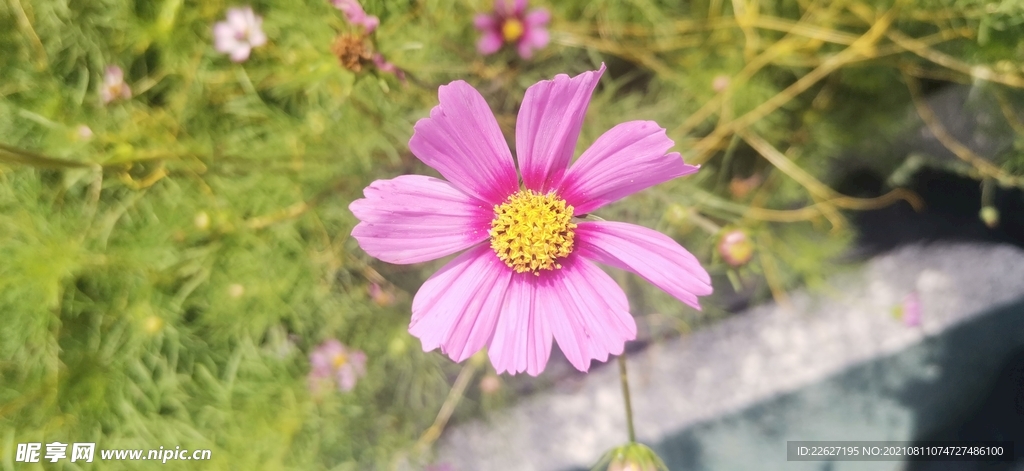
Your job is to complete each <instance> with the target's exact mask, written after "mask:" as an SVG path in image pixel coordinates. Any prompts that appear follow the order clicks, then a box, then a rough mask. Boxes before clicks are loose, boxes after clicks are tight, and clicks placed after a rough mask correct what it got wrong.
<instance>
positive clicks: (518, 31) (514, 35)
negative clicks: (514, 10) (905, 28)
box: [501, 18, 526, 43]
mask: <svg viewBox="0 0 1024 471" xmlns="http://www.w3.org/2000/svg"><path fill="white" fill-rule="evenodd" d="M524 32H526V28H524V27H523V22H521V21H519V20H517V19H515V18H509V19H507V20H505V23H503V24H502V25H501V35H502V36H504V37H505V42H509V43H510V42H514V41H517V40H519V38H520V37H522V36H523V33H524Z"/></svg>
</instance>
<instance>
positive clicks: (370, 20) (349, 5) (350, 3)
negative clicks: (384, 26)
mask: <svg viewBox="0 0 1024 471" xmlns="http://www.w3.org/2000/svg"><path fill="white" fill-rule="evenodd" d="M331 3H333V4H334V7H335V8H337V9H339V10H341V12H342V13H344V14H345V19H346V20H348V22H349V23H352V24H354V25H359V26H362V27H363V28H365V29H366V34H370V33H372V32H373V30H375V29H377V26H378V25H380V19H379V18H377V17H376V16H372V15H367V14H366V11H365V10H363V6H362V5H360V4H359V0H331Z"/></svg>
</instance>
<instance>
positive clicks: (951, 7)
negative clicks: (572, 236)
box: [0, 0, 1024, 470]
mask: <svg viewBox="0 0 1024 471" xmlns="http://www.w3.org/2000/svg"><path fill="white" fill-rule="evenodd" d="M233 6H240V5H239V4H236V3H228V2H222V1H203V2H199V1H193V0H135V1H124V0H2V1H0V468H2V469H41V468H42V467H43V465H41V464H33V465H29V464H24V463H14V453H15V449H16V445H17V444H18V443H26V442H40V443H49V442H53V441H60V442H64V443H70V442H95V443H96V444H97V447H98V448H100V449H114V448H125V449H126V448H138V449H150V448H157V447H159V446H163V447H170V448H173V447H175V446H181V447H182V448H188V449H211V450H212V460H211V461H209V462H204V463H202V467H203V468H204V469H303V470H308V469H337V470H348V469H393V468H403V467H412V468H420V467H422V466H425V465H426V464H429V463H430V462H431V451H430V445H431V443H432V441H433V439H434V438H436V434H437V432H439V431H440V430H441V428H442V427H443V424H444V422H445V420H447V419H448V417H447V414H448V413H447V412H441V413H440V416H439V411H441V409H442V405H443V404H445V403H446V402H447V404H448V405H449V406H455V407H454V409H453V413H452V416H453V417H452V420H459V419H462V418H466V417H471V416H474V415H478V414H481V413H483V412H485V411H486V410H489V409H492V408H495V407H502V406H504V405H507V404H509V403H510V402H512V401H514V400H515V397H516V396H517V394H520V393H523V392H529V391H534V390H538V389H542V388H543V387H544V385H545V384H549V383H550V382H551V381H553V379H552V376H553V375H557V371H556V373H551V371H550V370H551V367H549V373H547V374H545V375H542V376H541V377H540V378H536V379H534V378H528V377H527V378H523V377H516V378H508V377H503V378H501V379H495V378H494V377H493V376H492V373H488V371H487V369H489V368H490V366H489V365H487V364H486V362H476V363H474V362H472V361H471V362H468V363H466V365H456V364H453V363H451V361H450V360H448V359H447V358H446V357H444V356H442V355H440V354H439V353H437V352H430V353H423V352H422V351H421V349H420V346H419V342H418V341H417V340H416V339H415V338H413V337H411V336H410V335H409V334H408V333H407V332H406V329H407V327H408V322H409V315H410V302H411V299H412V295H413V294H414V293H415V291H416V289H417V288H418V285H419V284H420V283H421V282H422V281H423V280H424V279H426V277H427V276H429V275H430V274H431V273H432V272H433V271H434V270H436V268H437V267H439V266H440V265H441V263H442V262H441V261H438V262H434V263H427V264H421V265H415V266H393V265H387V264H384V263H380V262H377V261H374V260H372V259H371V258H370V257H368V256H367V255H366V254H365V253H364V252H362V251H361V250H360V249H359V248H358V246H357V245H356V243H355V241H354V240H352V239H351V238H350V237H349V233H350V231H351V229H352V227H353V226H354V225H355V223H356V220H355V219H354V217H353V216H352V214H351V213H350V212H349V211H348V209H347V206H348V204H349V203H350V202H351V201H352V200H353V199H356V198H358V197H360V195H361V191H362V188H363V187H365V186H366V185H367V184H369V183H370V182H371V181H373V180H374V179H378V178H392V177H394V176H396V175H399V174H405V173H428V174H434V173H433V171H432V170H430V169H428V168H426V167H425V166H423V165H422V164H420V163H419V162H418V160H416V158H415V157H414V156H413V155H412V154H411V153H410V152H409V150H408V148H407V143H408V140H409V137H410V136H411V134H412V129H413V124H414V123H415V122H416V120H417V119H419V118H422V117H424V116H426V115H427V114H428V112H429V110H430V108H431V107H432V106H434V105H435V104H436V103H437V87H438V86H439V85H441V84H445V83H448V82H449V81H452V80H456V79H462V80H467V81H469V82H470V83H471V84H473V85H474V86H476V87H477V88H478V89H479V90H480V91H481V92H482V93H483V94H484V96H485V97H486V98H487V100H488V102H489V103H490V105H491V106H492V108H493V109H494V111H495V113H496V115H497V116H498V120H499V123H500V124H501V126H502V130H503V131H504V132H505V134H506V137H507V138H508V139H509V141H510V144H513V142H512V141H513V140H514V139H513V136H514V125H515V114H516V112H517V110H518V105H519V103H520V101H521V99H522V96H523V93H524V91H525V89H526V88H527V87H528V86H530V85H531V84H533V83H535V82H536V81H538V80H542V79H547V78H551V77H552V76H554V75H555V74H559V73H568V74H572V75H575V74H577V73H580V72H583V71H586V70H593V69H596V68H597V67H598V66H599V65H600V64H601V63H602V62H604V63H606V64H607V66H608V72H607V73H606V74H605V76H604V78H603V79H602V81H601V84H600V86H599V87H598V89H597V91H596V93H595V96H594V98H593V101H592V102H591V105H590V110H589V112H588V116H587V119H586V121H585V124H584V129H583V133H582V137H581V142H580V145H579V146H578V147H577V152H578V153H579V152H582V150H583V149H585V148H586V146H587V145H588V144H589V143H590V142H592V141H593V140H594V139H596V138H597V137H598V136H599V135H600V134H601V133H602V132H604V131H605V130H607V129H609V128H611V127H612V126H614V125H615V124H618V123H620V122H623V121H626V120H632V119H649V120H655V121H657V122H658V123H659V124H660V125H662V126H663V127H665V128H666V129H668V133H669V137H671V138H672V139H674V140H675V142H676V144H677V145H676V148H675V149H674V150H676V151H679V152H681V153H682V154H683V155H684V158H685V159H686V161H687V162H690V163H700V164H702V165H703V166H704V168H703V170H702V171H701V172H699V173H698V174H697V175H695V176H692V177H687V178H683V179H678V180H676V181H673V182H670V183H667V184H664V185H661V186H659V187H657V188H655V189H652V190H650V191H647V192H644V193H642V194H640V195H637V196H634V197H631V198H628V199H626V200H625V201H623V202H620V203H618V204H616V205H614V206H612V207H610V208H608V209H606V210H604V211H603V212H602V214H601V216H602V217H604V218H606V219H614V220H623V221H630V222H635V223H639V224H643V225H646V226H648V227H654V228H656V229H658V230H661V231H663V232H665V233H667V234H669V235H671V236H673V237H675V238H676V239H677V240H679V241H680V242H681V243H682V244H683V245H684V246H686V247H687V248H689V249H690V250H691V251H692V252H694V253H695V254H696V255H697V256H698V258H700V259H701V260H702V261H703V262H704V263H705V265H706V266H707V267H708V269H709V271H710V272H711V273H712V274H713V276H714V278H715V282H714V284H715V287H716V291H717V293H716V295H715V296H713V297H712V298H710V299H709V300H707V301H705V302H704V305H705V306H706V307H705V310H704V312H703V313H697V312H695V311H692V310H689V309H688V308H685V307H684V306H683V305H681V304H680V303H678V302H677V301H675V300H674V299H672V298H670V297H669V296H667V295H665V294H663V293H661V292H659V291H657V290H656V289H654V288H651V287H647V286H646V285H645V284H644V283H642V282H639V281H638V280H637V279H635V278H633V277H629V276H625V275H624V274H622V273H614V274H613V275H614V276H615V277H616V279H617V280H619V282H620V284H621V285H622V286H624V287H625V288H626V289H627V292H628V293H630V294H631V301H632V302H633V312H634V315H636V316H638V317H639V318H640V319H641V320H640V324H641V336H642V337H644V339H643V340H650V339H651V338H656V337H658V336H660V335H673V334H674V333H676V332H686V331H688V330H690V329H692V328H697V327H699V326H700V325H701V324H703V323H706V322H709V320H710V319H713V318H715V317H716V316H722V315H726V314H727V312H726V309H725V308H724V306H725V304H726V301H725V298H727V297H728V296H730V295H732V293H733V292H734V291H735V292H738V293H740V294H741V295H742V296H746V297H747V298H750V299H752V300H754V301H756V300H763V299H767V298H769V297H771V296H773V295H774V296H775V297H776V298H777V299H778V300H779V301H780V302H785V291H786V289H787V288H789V287H792V286H795V285H797V284H810V285H811V286H815V284H816V283H819V282H820V281H821V280H822V279H823V277H824V276H825V275H827V274H828V272H829V271H830V270H835V269H836V268H834V267H835V265H834V264H831V263H829V261H831V260H834V258H835V257H837V256H838V255H839V254H841V253H842V252H843V250H844V249H845V248H846V247H847V246H848V243H849V242H850V240H851V238H852V235H853V234H852V232H851V224H850V222H849V214H850V211H856V210H864V209H872V208H879V207H883V206H886V205H889V204H908V203H910V204H912V205H918V204H919V201H918V200H917V198H916V196H915V195H914V194H913V193H911V192H908V191H905V190H900V189H898V188H895V189H893V190H892V192H889V193H885V194H883V195H882V196H880V197H877V198H869V199H862V198H853V197H847V196H844V195H842V194H839V193H838V192H836V191H835V190H834V189H832V188H831V187H830V185H832V184H833V183H834V181H835V178H836V168H838V167H841V166H842V163H841V162H839V163H837V161H838V159H839V156H840V154H841V153H843V152H844V151H849V150H850V149H854V150H857V151H858V155H861V156H866V157H863V158H862V160H863V161H862V162H859V164H860V165H865V166H869V167H871V168H873V169H876V170H877V171H879V172H881V173H883V174H885V175H889V174H892V173H894V172H898V171H899V170H900V169H901V168H902V166H903V165H904V162H903V160H902V157H905V156H897V157H898V158H894V157H893V156H891V155H886V153H885V152H882V151H881V148H882V147H883V146H884V145H887V144H888V143H891V142H892V141H893V140H895V139H898V138H899V136H900V132H901V131H904V130H905V129H906V127H907V125H908V123H911V122H918V120H919V119H921V118H922V117H923V118H924V120H925V122H926V123H929V124H931V125H940V124H937V123H936V122H935V120H934V119H932V120H931V122H929V118H928V114H929V109H928V108H927V105H922V103H923V102H921V101H920V100H921V99H923V98H922V97H923V95H924V94H926V93H927V92H928V90H929V89H930V87H933V86H934V85H935V84H936V83H940V82H959V83H966V84H971V85H972V86H974V87H975V89H977V90H979V92H978V93H984V94H986V96H991V97H994V99H995V100H997V102H998V103H999V105H1000V109H1001V110H1003V111H1004V113H1003V114H1002V117H1004V118H1005V120H1004V121H1002V122H1001V123H998V125H999V126H1003V127H1005V128H1007V129H1010V131H1011V132H1013V133H1016V134H1015V135H1017V136H1018V137H1019V135H1020V133H1018V131H1020V130H1022V129H1024V126H1022V125H1021V123H1020V122H1019V121H1018V120H1017V116H1016V114H1015V113H1014V111H1013V109H1014V106H1015V104H1016V103H1018V102H1019V101H1020V100H1019V98H1020V97H1021V96H1022V95H1021V94H1020V93H1019V92H1018V89H1019V88H1021V86H1022V85H1024V73H1022V68H1021V63H1022V61H1021V59H1022V58H1024V34H1022V32H1021V31H1022V30H1021V29H1020V26H1021V24H1024V2H1022V1H1020V0H1005V1H1001V2H985V1H981V0H944V1H923V0H922V1H918V2H912V1H904V2H891V1H874V2H866V1H850V0H838V1H812V0H794V1H778V2H772V1H758V0H733V1H727V0H710V1H702V0H698V1H693V2H678V1H668V0H625V1H622V0H571V1H570V0H566V1H560V2H533V4H532V5H531V7H544V8H547V9H548V10H549V11H550V12H551V14H552V21H551V24H550V25H549V30H550V31H551V43H550V44H549V45H548V46H547V47H546V48H544V49H542V50H540V51H538V52H537V53H535V54H534V57H533V58H532V59H531V60H529V61H525V60H522V59H520V58H519V57H518V56H517V55H516V54H515V52H514V51H513V50H511V49H508V48H506V49H503V50H502V51H500V52H499V53H497V54H495V55H492V56H486V57H484V56H481V55H479V54H478V53H477V51H476V49H475V43H476V41H477V39H478V37H479V35H478V32H477V31H476V30H474V28H473V26H472V19H473V16H474V15H475V14H477V13H481V12H487V11H489V10H490V9H491V8H492V5H491V4H490V3H489V2H484V1H444V0H422V1H387V2H385V1H383V0H365V1H364V2H363V6H364V8H365V9H366V11H367V12H368V13H369V14H371V15H376V16H378V17H379V18H380V27H379V28H378V29H377V30H376V31H374V32H373V33H372V34H371V35H369V36H367V37H366V38H365V41H366V43H365V44H366V45H367V47H370V48H372V49H373V50H375V51H378V52H380V53H382V54H383V55H384V56H385V57H386V58H387V59H388V60H389V61H391V62H392V63H394V64H395V65H397V66H398V67H399V68H401V69H402V70H403V71H405V73H406V74H407V77H408V80H407V81H405V82H403V81H400V80H398V79H397V78H396V77H395V76H394V75H392V74H388V73H384V72H381V71H379V70H376V69H375V68H374V67H372V66H369V65H368V66H366V67H362V68H361V70H359V71H352V70H348V69H346V68H345V67H343V66H342V63H341V62H340V61H339V58H338V57H336V56H335V55H334V52H332V44H334V42H335V39H336V38H337V37H338V36H339V35H340V34H345V33H356V34H358V33H359V32H360V31H361V30H360V29H359V28H357V27H354V26H352V25H349V24H347V23H346V21H345V18H344V16H343V15H342V14H341V12H340V11H338V10H337V9H336V8H334V7H333V6H332V5H331V3H330V2H328V1H327V0H305V1H294V0H265V1H254V2H252V3H251V6H252V8H253V9H254V10H255V12H256V13H257V14H258V15H260V16H262V18H263V30H264V31H265V32H266V35H267V37H268V42H267V44H266V45H264V46H262V47H258V48H256V49H254V50H253V53H252V55H251V57H250V58H249V59H248V60H247V61H245V62H243V63H234V62H231V61H230V60H229V59H228V57H227V56H226V55H224V54H221V53H218V52H216V51H215V50H214V49H213V39H212V26H213V24H214V23H215V22H217V21H222V20H223V19H224V15H225V12H226V10H227V8H229V7H233ZM110 65H116V66H119V67H121V68H122V69H123V70H124V73H125V81H126V83H127V84H128V85H129V86H130V87H131V89H132V91H133V96H132V97H131V98H130V99H126V100H119V101H115V102H112V103H110V104H106V105H104V104H103V103H101V101H100V98H99V91H100V88H101V87H102V84H103V74H104V70H105V69H106V68H107V67H108V66H110ZM915 98H916V99H918V106H917V107H916V108H915V106H914V101H915ZM922 106H923V108H922ZM908 109H910V110H914V109H917V110H918V113H916V114H911V115H908V114H907V112H906V111H907V110H908ZM919 116H920V117H919ZM83 126H84V127H87V128H88V131H86V130H85V128H83ZM934 131H935V129H933V132H934ZM936 134H937V135H938V134H939V133H938V132H936ZM950 139H952V138H950ZM1018 141H1019V139H1017V140H1015V141H1014V142H1013V145H1011V146H1009V147H1008V148H1006V149H1003V151H1001V152H1000V153H999V154H998V155H997V156H995V157H994V158H991V159H985V158H982V157H979V156H977V155H973V153H972V152H971V151H970V150H969V149H968V150H967V151H966V152H963V151H962V150H961V152H958V153H957V157H958V159H957V160H956V161H954V162H947V163H944V164H943V165H944V166H945V167H949V168H952V169H953V170H955V171H957V172H959V173H961V174H963V175H968V176H970V177H972V178H976V179H978V180H979V181H982V180H987V181H989V182H993V184H996V185H1001V186H1004V187H1014V186H1016V187H1020V186H1021V180H1020V178H1018V177H1014V176H1013V175H1014V174H1020V173H1022V170H1024V157H1022V156H1021V153H1020V152H1019V151H1018V148H1020V142H1018ZM944 144H946V142H944ZM954 144H955V143H954ZM949 145H950V146H952V147H955V146H954V145H952V144H949ZM961 154H963V155H961ZM886 191H888V189H887V190H886ZM732 229H739V230H742V231H744V232H745V233H746V234H747V235H748V236H749V238H750V240H751V241H753V243H754V246H755V251H754V255H753V258H752V259H751V260H750V261H749V262H747V263H745V264H742V265H739V266H733V265H732V264H729V263H726V261H725V260H724V259H723V257H722V255H721V254H720V253H719V251H718V250H717V249H716V245H717V244H718V242H719V239H720V237H722V235H723V234H724V233H725V232H727V231H729V230H732ZM374 286H376V287H379V289H380V290H382V291H381V292H377V293H376V294H374V291H373V289H374ZM332 338H336V339H339V340H341V341H342V342H343V343H345V344H346V345H349V346H351V347H352V348H356V349H359V350H362V351H364V352H365V353H366V355H367V357H368V361H367V374H366V375H365V377H363V378H361V379H360V381H359V383H358V384H357V386H356V388H355V389H354V390H353V391H352V392H348V393H342V392H335V393H331V394H322V395H317V394H313V393H312V392H311V391H310V390H309V389H308V388H307V379H306V376H307V374H308V373H309V371H310V365H309V353H310V352H311V351H312V350H313V349H314V348H315V347H316V346H317V345H319V344H320V343H321V342H323V341H325V340H328V339H332ZM555 361H556V360H553V362H555ZM460 375H461V378H462V379H461V380H460V381H456V379H457V378H458V377H459V376H460ZM452 384H457V387H456V389H455V390H454V392H453V391H452ZM597 413H614V414H618V413H620V411H617V410H616V411H604V412H597ZM432 424H434V426H433V427H432ZM44 450H45V448H44ZM523 452H524V453H528V452H529V451H528V450H524V451H523ZM597 458H598V456H597V455H595V460H596V459H597ZM47 466H50V465H47ZM56 466H58V467H60V466H63V467H64V468H66V469H101V468H102V469H135V468H137V467H139V466H140V463H139V462H131V461H121V462H117V461H107V462H99V460H98V459H97V460H95V461H94V462H93V463H91V464H84V465H82V466H79V463H75V464H71V463H69V462H68V461H67V460H63V461H62V462H61V464H59V465H56ZM160 466H161V469H193V468H195V467H196V466H195V464H190V463H189V462H187V461H184V462H183V461H176V462H173V461H169V462H168V463H166V464H163V465H160Z"/></svg>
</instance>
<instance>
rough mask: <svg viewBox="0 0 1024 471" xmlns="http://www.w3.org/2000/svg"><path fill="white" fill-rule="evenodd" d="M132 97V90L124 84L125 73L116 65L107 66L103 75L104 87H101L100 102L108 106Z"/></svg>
mask: <svg viewBox="0 0 1024 471" xmlns="http://www.w3.org/2000/svg"><path fill="white" fill-rule="evenodd" d="M131 97H132V89H131V88H129V87H128V84H126V83H124V71H123V70H121V68H120V67H118V66H116V65H111V66H107V70H106V71H104V73H103V85H102V86H101V87H100V101H102V102H103V104H104V105H106V104H108V103H110V102H112V101H114V100H118V99H124V100H127V99H129V98H131Z"/></svg>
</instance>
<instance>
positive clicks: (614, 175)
mask: <svg viewBox="0 0 1024 471" xmlns="http://www.w3.org/2000/svg"><path fill="white" fill-rule="evenodd" d="M673 145H675V143H674V142H672V139H669V138H668V136H667V135H666V134H665V130H664V129H662V128H661V127H660V126H658V124H657V123H655V122H654V121H629V122H626V123H622V124H619V125H618V126H615V127H613V128H611V129H609V130H608V131H607V132H605V133H604V134H602V135H601V137H599V138H597V141H594V144H593V145H592V146H590V148H589V149H587V150H586V151H585V152H583V155H581V156H580V158H579V160H577V161H576V163H575V164H573V166H572V168H571V169H569V172H568V173H567V174H566V175H565V179H564V180H562V186H561V188H559V191H558V193H559V194H560V195H562V197H563V198H565V200H566V201H567V202H568V203H569V204H571V205H573V208H574V212H575V213H576V214H587V213H589V212H591V211H593V210H595V209H597V208H600V207H601V206H604V205H606V204H608V203H611V202H613V201H616V200H618V199H620V198H622V197H624V196H626V195H630V194H633V193H636V192H638V191H640V190H643V189H646V188H648V187H651V186H654V185H657V184H659V183H663V182H666V181H668V180H671V179H673V178H676V177H681V176H683V175H689V174H691V173H694V172H696V171H697V169H698V168H699V167H696V166H693V165H687V164H685V163H683V159H682V158H681V157H680V156H679V154H677V153H674V152H673V153H671V154H666V153H665V152H667V151H668V150H669V149H670V148H672V146H673Z"/></svg>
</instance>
